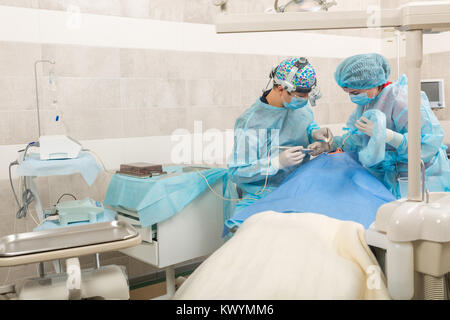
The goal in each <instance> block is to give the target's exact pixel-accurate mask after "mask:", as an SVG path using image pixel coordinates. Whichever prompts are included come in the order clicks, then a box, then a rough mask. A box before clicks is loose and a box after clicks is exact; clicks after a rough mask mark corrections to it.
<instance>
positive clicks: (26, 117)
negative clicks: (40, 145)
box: [0, 110, 38, 144]
mask: <svg viewBox="0 0 450 320" xmlns="http://www.w3.org/2000/svg"><path fill="white" fill-rule="evenodd" d="M37 137H38V126H37V115H36V111H34V110H33V111H32V110H24V111H20V112H11V111H7V112H0V144H20V143H28V142H31V141H35V140H36V139H37Z"/></svg>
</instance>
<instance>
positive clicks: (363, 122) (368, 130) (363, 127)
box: [355, 117, 373, 137]
mask: <svg viewBox="0 0 450 320" xmlns="http://www.w3.org/2000/svg"><path fill="white" fill-rule="evenodd" d="M355 127H356V128H357V129H358V130H359V131H361V132H363V133H365V134H367V135H368V136H369V137H371V136H372V131H373V122H372V121H370V120H369V119H367V118H366V117H361V118H359V120H357V121H356V123H355Z"/></svg>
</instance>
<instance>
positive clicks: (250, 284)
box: [174, 211, 389, 300]
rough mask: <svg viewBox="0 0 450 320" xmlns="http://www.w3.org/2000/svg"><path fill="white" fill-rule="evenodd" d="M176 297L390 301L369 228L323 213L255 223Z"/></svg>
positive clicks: (258, 218) (263, 217)
mask: <svg viewBox="0 0 450 320" xmlns="http://www.w3.org/2000/svg"><path fill="white" fill-rule="evenodd" d="M174 298H175V299H255V300H259V299H267V300H276V299H389V294H388V291H387V289H386V282H385V278H384V276H383V274H382V272H381V271H380V268H379V265H378V263H377V261H376V259H375V257H374V256H373V254H372V252H371V251H370V249H369V247H368V246H367V244H366V242H365V239H364V227H363V226H362V225H360V224H358V223H355V222H349V221H340V220H336V219H332V218H329V217H326V216H324V215H319V214H312V213H301V214H295V213H294V214H287V213H276V212H273V211H266V212H262V213H259V214H256V215H253V216H251V217H250V218H248V219H247V220H246V221H245V222H244V223H243V224H242V226H241V227H240V228H239V229H238V231H237V232H236V234H235V235H234V236H233V238H231V239H230V240H229V241H228V242H226V243H225V244H224V245H223V246H222V247H221V248H219V249H218V250H217V251H216V252H214V253H213V254H212V255H211V256H210V257H209V258H208V259H206V260H205V261H204V262H203V263H202V264H201V265H200V266H199V267H198V268H197V269H196V270H195V271H194V273H193V274H192V275H191V276H189V278H188V279H187V280H186V281H185V282H184V283H183V285H182V286H181V287H180V288H179V289H178V291H177V292H176V294H175V297H174Z"/></svg>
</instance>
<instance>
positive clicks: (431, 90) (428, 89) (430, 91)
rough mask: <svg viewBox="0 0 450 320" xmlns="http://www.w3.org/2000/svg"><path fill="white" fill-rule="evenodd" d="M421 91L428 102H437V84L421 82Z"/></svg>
mask: <svg viewBox="0 0 450 320" xmlns="http://www.w3.org/2000/svg"><path fill="white" fill-rule="evenodd" d="M422 91H424V92H425V93H426V94H427V97H428V99H429V100H430V102H439V98H440V97H439V82H437V81H436V82H422Z"/></svg>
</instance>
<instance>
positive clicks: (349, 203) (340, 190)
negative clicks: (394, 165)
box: [225, 152, 395, 230]
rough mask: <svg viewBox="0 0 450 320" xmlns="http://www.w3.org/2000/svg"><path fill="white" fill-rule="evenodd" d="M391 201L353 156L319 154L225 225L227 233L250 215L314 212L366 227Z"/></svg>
mask: <svg viewBox="0 0 450 320" xmlns="http://www.w3.org/2000/svg"><path fill="white" fill-rule="evenodd" d="M394 200H395V197H394V196H393V195H392V193H391V192H389V190H388V189H387V188H386V187H385V186H384V185H383V184H382V183H381V182H380V181H378V180H377V179H376V178H375V177H374V176H373V175H372V174H371V173H370V172H369V171H368V170H367V169H365V168H364V167H363V166H362V165H361V164H360V163H359V161H358V160H357V155H356V154H354V153H348V152H346V153H337V154H322V155H320V156H318V157H317V158H315V159H313V160H311V161H309V162H307V163H305V164H304V165H302V166H300V167H299V168H297V170H295V171H294V172H292V173H291V174H290V175H289V176H288V177H287V178H286V179H285V180H284V181H283V183H282V184H281V185H280V186H279V187H278V188H277V189H276V190H274V191H273V192H271V193H269V194H267V195H266V196H265V197H264V198H262V199H260V200H258V201H256V202H255V203H253V204H251V205H250V206H248V207H246V208H243V209H242V210H240V211H237V212H236V213H235V214H234V216H233V217H232V218H231V219H228V220H227V221H226V223H225V224H226V228H227V229H228V230H230V229H233V228H234V229H235V228H236V227H239V225H240V224H242V222H243V221H245V220H246V219H247V218H248V217H250V216H251V215H253V214H256V213H258V212H262V211H267V210H273V211H276V212H283V213H290V212H296V213H302V212H311V213H318V214H323V215H326V216H329V217H332V218H336V219H340V220H350V221H355V222H358V223H360V224H362V225H363V226H364V227H365V228H368V227H369V226H370V224H371V223H373V222H374V221H375V217H376V212H377V210H378V208H379V207H380V206H381V205H382V204H384V203H387V202H391V201H394Z"/></svg>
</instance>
